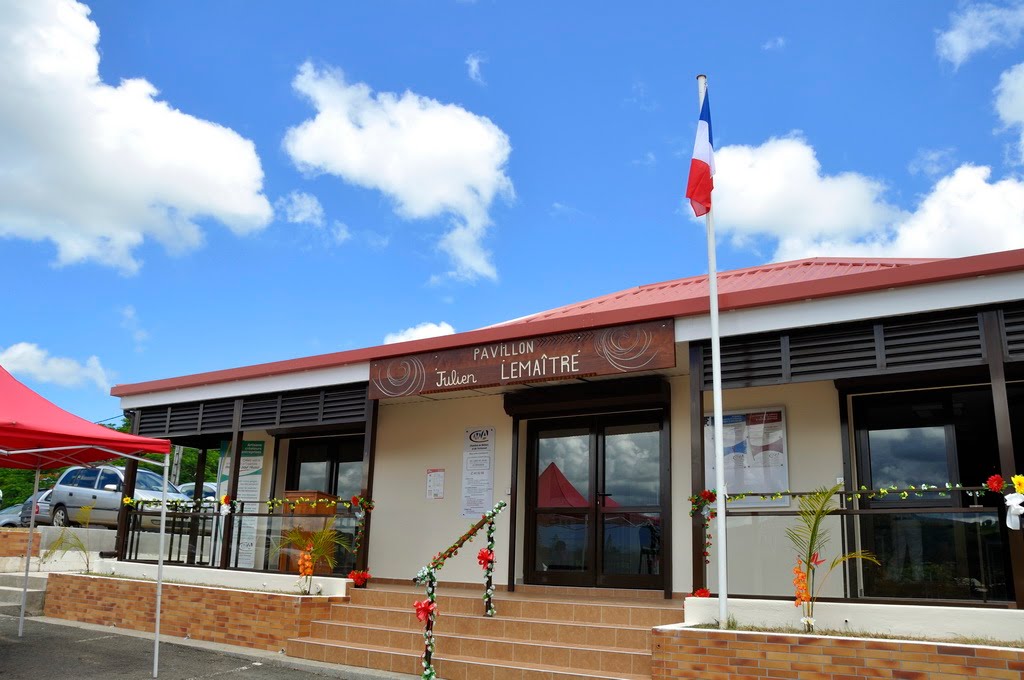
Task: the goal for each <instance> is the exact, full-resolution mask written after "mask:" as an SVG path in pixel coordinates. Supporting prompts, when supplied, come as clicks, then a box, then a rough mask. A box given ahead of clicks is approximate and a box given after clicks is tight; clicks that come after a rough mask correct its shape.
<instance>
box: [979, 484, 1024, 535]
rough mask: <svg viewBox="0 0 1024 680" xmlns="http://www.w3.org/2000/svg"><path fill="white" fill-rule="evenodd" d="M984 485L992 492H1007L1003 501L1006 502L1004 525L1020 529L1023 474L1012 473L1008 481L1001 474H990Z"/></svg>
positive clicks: (1023, 486) (1023, 509) (1023, 504)
mask: <svg viewBox="0 0 1024 680" xmlns="http://www.w3.org/2000/svg"><path fill="white" fill-rule="evenodd" d="M985 486H987V487H988V490H989V491H991V492H992V493H1005V492H1006V491H1007V490H1009V492H1010V493H1007V494H1006V496H1005V498H1004V501H1005V503H1006V526H1007V527H1008V528H1010V529H1020V527H1021V521H1022V520H1021V517H1022V516H1024V475H1013V476H1012V477H1010V481H1009V482H1007V481H1006V480H1004V479H1003V476H1002V475H992V476H991V477H989V478H988V480H986V481H985Z"/></svg>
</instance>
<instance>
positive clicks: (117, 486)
mask: <svg viewBox="0 0 1024 680" xmlns="http://www.w3.org/2000/svg"><path fill="white" fill-rule="evenodd" d="M110 484H113V485H114V490H115V491H120V490H121V477H120V476H118V474H117V473H116V472H114V471H113V470H100V483H99V485H98V486H97V488H99V489H100V490H102V489H104V488H106V487H107V486H108V485H110Z"/></svg>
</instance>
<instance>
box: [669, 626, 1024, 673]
mask: <svg viewBox="0 0 1024 680" xmlns="http://www.w3.org/2000/svg"><path fill="white" fill-rule="evenodd" d="M651 647H652V659H651V677H652V678H655V679H657V678H715V679H716V680H754V679H758V680H760V679H763V678H806V679H807V680H860V679H861V678H893V679H901V680H929V679H935V678H942V679H943V680H959V679H960V678H1006V679H1007V680H1011V679H1012V680H1019V679H1020V678H1021V677H1022V675H1024V649H1010V648H1005V647H980V646H974V645H960V644H945V643H934V642H901V641H894V640H876V639H871V638H846V637H830V636H819V635H791V634H781V633H756V632H745V631H721V630H710V629H706V628H692V627H687V626H685V625H675V626H662V627H660V628H655V629H654V637H653V638H652V641H651Z"/></svg>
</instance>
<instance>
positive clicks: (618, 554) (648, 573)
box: [525, 411, 669, 589]
mask: <svg viewBox="0 0 1024 680" xmlns="http://www.w3.org/2000/svg"><path fill="white" fill-rule="evenodd" d="M667 434H668V432H667V428H666V427H665V415H664V413H663V412H662V411H651V412H643V413H634V414H628V415H622V414H618V415H602V416H591V417H585V418H570V419H553V420H540V421H532V422H531V423H530V427H529V429H528V437H529V455H528V461H527V480H528V483H527V508H528V512H527V537H526V564H525V578H526V580H527V582H529V583H538V584H547V585H564V586H602V587H619V588H650V589H662V588H663V587H664V583H665V581H664V574H665V573H666V572H667V571H668V564H667V555H668V551H665V550H663V540H664V537H665V532H664V531H663V529H664V526H665V523H664V521H663V519H664V518H665V517H667V515H668V508H667V503H668V495H669V493H668V448H669V447H668V442H667Z"/></svg>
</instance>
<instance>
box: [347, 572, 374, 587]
mask: <svg viewBox="0 0 1024 680" xmlns="http://www.w3.org/2000/svg"><path fill="white" fill-rule="evenodd" d="M348 577H349V578H350V579H352V582H353V583H355V584H356V585H357V586H364V585H366V582H367V581H369V580H370V579H371V578H372V576H371V575H370V572H369V571H365V570H364V571H355V570H352V571H350V572H348Z"/></svg>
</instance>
